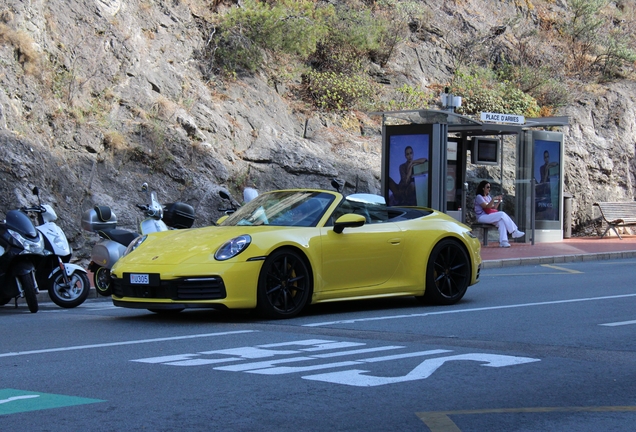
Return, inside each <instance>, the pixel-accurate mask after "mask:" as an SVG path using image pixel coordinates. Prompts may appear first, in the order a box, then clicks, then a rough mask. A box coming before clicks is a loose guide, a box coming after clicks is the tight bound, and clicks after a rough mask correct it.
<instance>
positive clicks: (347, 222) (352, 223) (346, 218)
mask: <svg viewBox="0 0 636 432" xmlns="http://www.w3.org/2000/svg"><path fill="white" fill-rule="evenodd" d="M365 222H366V219H365V217H364V216H362V215H359V214H355V213H347V214H345V215H342V216H340V217H339V218H338V219H336V222H334V224H333V231H334V232H335V233H336V234H340V233H342V231H344V229H345V228H356V227H361V226H362V225H364V223H365Z"/></svg>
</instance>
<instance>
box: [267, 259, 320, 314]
mask: <svg viewBox="0 0 636 432" xmlns="http://www.w3.org/2000/svg"><path fill="white" fill-rule="evenodd" d="M311 293H312V277H311V272H310V270H309V265H308V264H307V262H306V260H305V258H304V257H303V256H301V255H300V254H299V253H297V252H295V251H293V250H289V249H280V250H278V251H276V252H274V253H273V254H271V255H270V256H269V257H268V258H267V259H266V260H265V263H263V268H262V269H261V273H260V275H259V278H258V288H257V305H256V310H257V312H258V313H259V314H260V315H261V316H263V317H266V318H277V319H280V318H292V317H294V316H296V315H298V314H299V313H300V312H301V311H302V310H303V308H304V307H305V306H306V305H307V304H308V302H309V300H310V299H311Z"/></svg>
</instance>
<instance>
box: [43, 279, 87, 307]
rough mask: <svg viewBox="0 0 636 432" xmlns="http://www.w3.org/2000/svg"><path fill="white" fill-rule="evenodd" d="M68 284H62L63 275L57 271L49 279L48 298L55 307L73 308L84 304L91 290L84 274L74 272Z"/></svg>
mask: <svg viewBox="0 0 636 432" xmlns="http://www.w3.org/2000/svg"><path fill="white" fill-rule="evenodd" d="M68 279H69V284H68V285H66V283H64V275H63V274H62V272H61V271H58V272H57V273H55V274H54V275H53V277H52V278H51V279H49V281H48V282H49V297H50V298H51V300H52V301H53V303H55V304H56V305H58V306H60V307H63V308H74V307H76V306H79V305H81V304H82V303H84V300H86V298H87V297H88V293H89V291H90V289H91V282H90V281H89V280H88V276H87V275H86V273H83V272H80V271H75V272H74V273H73V274H72V275H71V276H69V278H68Z"/></svg>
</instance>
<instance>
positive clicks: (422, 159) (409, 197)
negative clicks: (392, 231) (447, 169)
mask: <svg viewBox="0 0 636 432" xmlns="http://www.w3.org/2000/svg"><path fill="white" fill-rule="evenodd" d="M429 143H430V135H429V134H412V135H391V136H390V137H389V151H388V157H389V160H388V173H389V176H388V180H387V182H388V204H389V205H405V206H414V205H418V206H428V205H429V199H428V190H429V172H428V169H429V167H428V165H429V164H428V159H429Z"/></svg>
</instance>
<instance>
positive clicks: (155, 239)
mask: <svg viewBox="0 0 636 432" xmlns="http://www.w3.org/2000/svg"><path fill="white" fill-rule="evenodd" d="M280 229H281V227H263V226H261V227H252V226H250V227H241V226H230V227H218V226H214V227H206V228H195V229H189V230H171V231H162V232H157V233H152V234H149V235H148V238H147V239H146V240H145V241H144V242H143V243H142V244H141V245H140V246H139V247H138V248H137V249H135V250H134V251H133V252H131V253H130V254H129V255H127V256H125V257H124V258H122V260H120V261H122V264H123V263H125V264H152V265H166V264H172V265H176V264H184V263H189V264H201V263H206V262H211V261H214V253H215V252H216V251H217V249H218V248H219V247H220V246H221V245H222V244H223V243H225V242H226V241H228V240H230V239H233V238H235V237H238V236H240V235H243V234H249V235H250V236H253V235H254V234H256V233H264V232H271V231H274V230H280ZM248 249H249V247H248ZM118 264H119V263H118Z"/></svg>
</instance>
